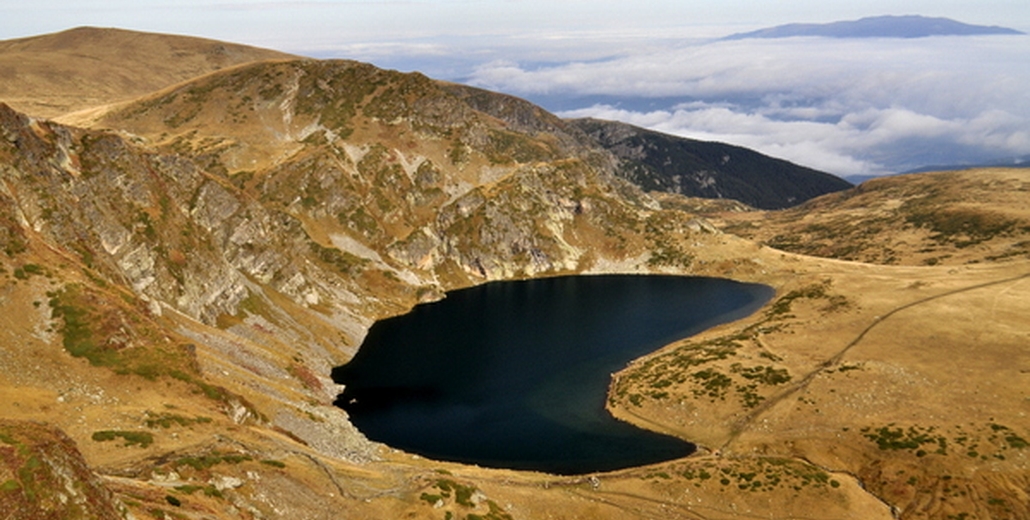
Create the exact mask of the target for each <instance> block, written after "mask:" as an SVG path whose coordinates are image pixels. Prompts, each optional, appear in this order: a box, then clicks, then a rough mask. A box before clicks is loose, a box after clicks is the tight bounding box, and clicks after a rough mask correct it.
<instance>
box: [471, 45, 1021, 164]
mask: <svg viewBox="0 0 1030 520" xmlns="http://www.w3.org/2000/svg"><path fill="white" fill-rule="evenodd" d="M1026 49H1030V36H1003V37H1000V36H994V37H935V38H921V39H912V40H899V39H863V40H832V39H821V38H791V39H784V40H737V41H720V42H714V43H709V44H705V45H685V46H681V47H677V48H666V49H661V50H655V49H654V48H650V49H648V50H647V51H646V52H638V53H634V52H629V53H627V54H625V55H624V56H622V57H619V58H615V59H609V60H604V61H599V62H576V63H567V64H561V65H553V66H545V67H541V68H536V69H531V68H529V67H523V66H519V65H518V64H515V63H510V62H494V63H490V64H486V65H483V66H480V67H479V68H478V69H477V70H476V71H475V72H474V73H473V74H472V75H471V77H470V78H468V79H467V82H469V83H471V84H474V85H477V86H481V87H485V88H490V89H493V90H499V91H503V92H509V93H513V94H517V95H522V96H525V97H527V98H529V99H549V100H552V101H553V100H555V99H563V98H564V99H577V98H583V99H589V100H590V101H589V102H588V106H581V108H577V109H567V110H565V111H563V112H561V113H560V115H562V116H564V117H597V118H605V119H615V120H620V121H625V122H628V123H631V124H635V125H639V126H644V127H648V128H652V129H655V130H659V131H662V132H667V133H672V134H676V135H682V136H686V137H692V138H697V139H706V140H718V141H724V142H730V143H733V144H739V145H742V146H747V147H749V148H754V149H756V150H759V151H762V152H763V153H767V154H769V155H773V156H777V157H783V158H786V159H789V160H792V161H794V162H797V163H800V164H804V165H807V166H811V167H814V168H818V169H822V170H825V171H829V172H832V173H836V174H839V175H858V174H880V173H887V172H891V171H899V170H904V169H908V168H914V167H918V166H923V165H926V164H949V163H960V162H964V161H982V160H987V159H992V158H998V157H1005V156H1018V155H1027V154H1030V88H1027V86H1028V85H1030V52H1027V50H1026ZM648 99H651V100H656V101H657V102H659V103H664V105H662V106H660V107H659V108H658V109H646V110H645V109H640V108H639V106H641V103H640V101H644V100H648ZM599 100H600V101H599ZM544 104H545V105H546V104H547V103H546V102H545V103H544ZM563 104H564V105H566V108H567V107H568V103H563Z"/></svg>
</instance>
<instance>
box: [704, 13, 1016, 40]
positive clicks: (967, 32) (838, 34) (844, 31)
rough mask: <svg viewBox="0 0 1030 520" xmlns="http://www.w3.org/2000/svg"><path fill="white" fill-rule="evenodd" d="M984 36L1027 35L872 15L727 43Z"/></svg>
mask: <svg viewBox="0 0 1030 520" xmlns="http://www.w3.org/2000/svg"><path fill="white" fill-rule="evenodd" d="M985 34H1025V33H1023V32H1021V31H1017V30H1015V29H1008V28H1005V27H998V26H996V25H992V26H986V25H970V24H966V23H962V22H957V21H955V20H951V19H949V18H931V17H926V16H917V15H908V16H873V17H868V18H862V19H860V20H851V21H844V22H833V23H824V24H816V23H792V24H787V25H778V26H776V27H769V28H767V29H759V30H757V31H751V32H746V33H738V34H732V35H730V36H727V37H725V38H723V39H724V40H743V39H747V38H791V37H794V36H820V37H824V38H924V37H927V36H973V35H985Z"/></svg>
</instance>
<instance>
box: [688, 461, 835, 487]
mask: <svg viewBox="0 0 1030 520" xmlns="http://www.w3.org/2000/svg"><path fill="white" fill-rule="evenodd" d="M673 475H675V476H677V477H681V478H683V479H686V480H687V481H688V482H690V483H692V484H693V485H694V487H702V486H718V487H735V488H737V489H740V490H743V491H751V492H783V491H784V490H794V491H801V490H804V489H812V490H819V489H825V488H826V487H832V488H837V487H840V485H841V484H840V482H839V481H837V480H834V479H832V478H831V477H830V474H829V473H827V472H825V471H823V470H821V469H819V468H817V467H815V466H812V465H810V464H807V463H805V462H804V461H801V460H795V459H787V458H774V457H770V458H756V459H752V460H747V461H738V462H733V463H730V464H726V463H725V462H705V463H701V464H695V465H691V466H690V467H687V468H684V469H682V470H679V471H677V472H675V473H673Z"/></svg>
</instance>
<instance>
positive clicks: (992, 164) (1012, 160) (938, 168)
mask: <svg viewBox="0 0 1030 520" xmlns="http://www.w3.org/2000/svg"><path fill="white" fill-rule="evenodd" d="M974 168H976V169H980V168H1030V155H1023V156H1020V157H1005V158H1001V159H996V160H991V161H984V162H977V163H969V164H934V165H930V166H920V167H919V168H913V169H911V170H906V171H903V172H898V173H892V174H889V175H848V176H845V177H844V180H846V181H848V182H850V183H852V184H854V185H856V186H857V185H859V184H862V183H863V182H865V181H868V180H870V179H875V178H877V177H890V176H893V175H904V174H906V173H926V172H948V171H957V170H970V169H974Z"/></svg>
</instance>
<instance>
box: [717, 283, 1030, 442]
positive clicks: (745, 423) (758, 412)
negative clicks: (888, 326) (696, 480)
mask: <svg viewBox="0 0 1030 520" xmlns="http://www.w3.org/2000/svg"><path fill="white" fill-rule="evenodd" d="M1025 278H1030V273H1024V274H1021V275H1018V276H1012V277H1009V278H1004V279H1002V280H994V281H991V282H984V283H980V284H976V285H971V286H968V287H962V288H959V289H954V290H951V291H947V292H943V293H940V294H935V295H932V296H927V297H926V298H921V299H919V300H916V301H913V302H910V303H906V304H905V305H902V306H900V307H895V308H894V309H891V310H890V311H889V312H887V313H886V314H884V315H882V316H877V317H876V318H874V321H873V322H872V323H870V324H869V326H867V327H866V328H865V329H863V330H862V332H860V333H858V335H857V336H855V338H854V339H852V340H851V341H850V342H849V343H848V344H847V345H845V346H844V348H842V349H841V350H840V351H839V352H837V353H836V354H834V355H833V356H832V357H830V358H829V359H827V360H826V361H824V362H823V363H822V364H820V365H819V367H818V368H816V369H815V370H813V371H812V372H810V373H808V375H806V376H805V377H803V378H801V379H800V380H798V381H797V382H796V383H795V384H794V385H792V386H791V387H789V388H787V389H785V390H784V391H783V392H780V393H779V394H778V395H775V396H772V397H770V398H769V399H767V400H765V401H764V402H763V403H762V404H761V405H759V406H757V407H755V409H754V410H752V411H751V413H749V414H747V415H745V416H744V417H742V418H741V419H739V420H738V421H737V422H736V423H735V424H734V426H733V430H732V432H731V433H730V436H729V437H728V438H727V439H726V442H725V443H723V445H722V446H721V447H720V448H719V449H720V450H723V451H725V450H726V448H727V447H729V445H730V444H732V443H733V442H734V441H736V440H737V438H738V437H739V436H740V434H741V433H743V432H744V431H746V430H747V429H748V427H749V426H750V425H751V424H752V423H753V422H755V420H756V419H758V418H759V417H761V416H762V414H764V413H765V412H766V411H768V410H770V409H771V408H773V407H774V406H776V405H777V404H779V403H780V402H781V401H783V400H784V399H785V398H787V397H789V396H791V395H793V394H795V393H797V391H798V390H802V389H804V388H805V387H807V386H808V385H809V383H811V382H812V380H814V379H815V378H816V377H817V376H818V375H819V374H822V373H823V372H825V371H826V370H827V369H830V368H833V367H835V366H836V365H837V364H839V363H840V361H841V359H843V358H844V356H845V355H846V354H847V353H848V351H850V350H851V349H852V348H854V347H855V346H856V345H858V344H859V343H861V341H862V340H863V339H864V338H865V336H866V335H867V334H868V333H869V332H870V331H872V330H873V329H874V328H875V327H876V326H878V325H880V324H881V323H883V322H884V321H886V320H887V319H889V318H891V317H892V316H894V315H896V314H898V313H899V312H901V311H904V310H908V309H911V308H912V307H916V306H919V305H922V304H924V303H928V302H931V301H934V300H939V299H941V298H947V297H949V296H954V295H956V294H961V293H965V292H969V291H975V290H978V289H983V288H985V287H991V286H995V285H1001V284H1006V283H1010V282H1017V281H1020V280H1023V279H1025Z"/></svg>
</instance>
